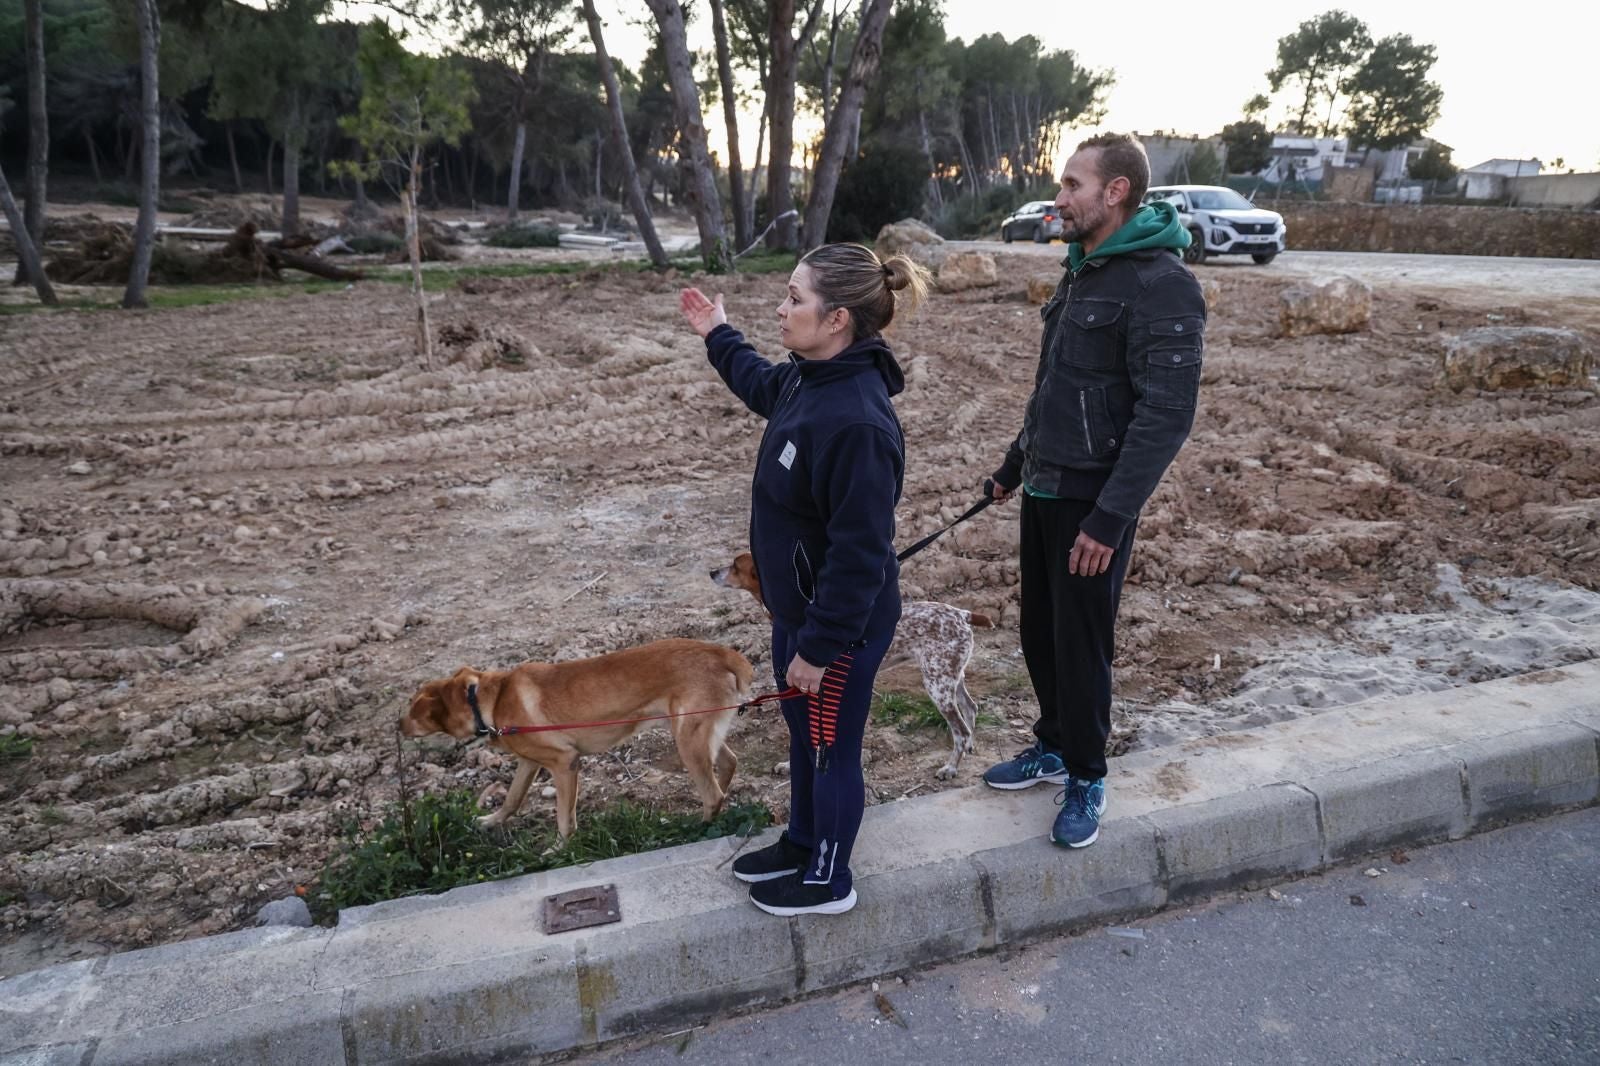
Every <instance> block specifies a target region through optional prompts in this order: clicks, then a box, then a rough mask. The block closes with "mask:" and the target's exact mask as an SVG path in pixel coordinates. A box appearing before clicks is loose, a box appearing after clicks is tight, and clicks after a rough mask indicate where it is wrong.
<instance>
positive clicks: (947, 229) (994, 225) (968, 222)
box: [933, 185, 1056, 240]
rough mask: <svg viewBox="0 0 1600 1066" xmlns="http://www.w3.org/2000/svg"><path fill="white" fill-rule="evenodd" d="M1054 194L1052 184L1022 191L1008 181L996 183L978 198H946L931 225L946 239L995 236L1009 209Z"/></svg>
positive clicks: (1050, 196) (1047, 197)
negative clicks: (1001, 183) (1003, 183)
mask: <svg viewBox="0 0 1600 1066" xmlns="http://www.w3.org/2000/svg"><path fill="white" fill-rule="evenodd" d="M1055 196H1056V187H1055V186H1054V185H1036V186H1034V187H1033V188H1032V189H1028V190H1026V191H1024V192H1018V191H1017V190H1016V189H1015V188H1013V187H1012V186H1010V185H996V186H994V187H993V188H990V189H987V190H985V191H984V192H982V193H980V194H979V195H978V197H977V199H974V198H972V197H971V196H959V197H955V198H952V199H949V200H946V201H945V203H944V207H943V209H942V210H940V211H939V213H938V214H936V215H935V216H934V219H933V228H934V229H935V230H937V231H938V233H939V236H941V237H943V238H945V239H946V240H964V239H966V238H969V237H994V236H997V235H998V234H999V232H1000V223H1001V221H1002V220H1004V218H1005V217H1006V216H1007V215H1009V214H1010V213H1011V212H1013V211H1015V210H1016V209H1017V208H1019V207H1021V206H1022V205H1023V204H1025V203H1027V202H1028V201H1030V200H1053V199H1055Z"/></svg>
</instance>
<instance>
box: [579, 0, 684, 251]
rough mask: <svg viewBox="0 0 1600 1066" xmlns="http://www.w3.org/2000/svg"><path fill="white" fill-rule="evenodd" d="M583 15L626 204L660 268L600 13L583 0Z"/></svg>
mask: <svg viewBox="0 0 1600 1066" xmlns="http://www.w3.org/2000/svg"><path fill="white" fill-rule="evenodd" d="M583 17H584V18H585V19H587V20H588V22H589V37H590V39H592V40H593V41H594V55H595V61H596V62H597V63H598V64H599V66H600V80H601V81H602V82H604V83H605V87H606V110H607V111H609V112H610V115H611V144H612V147H613V148H615V149H616V152H617V158H619V159H620V160H621V161H622V176H623V183H624V186H625V187H626V188H627V190H628V207H629V208H630V209H631V210H632V211H633V221H634V223H635V224H636V225H637V226H638V227H639V237H640V238H641V239H642V240H643V241H644V246H645V250H646V251H647V252H648V253H649V255H650V262H651V263H653V264H655V265H656V266H657V267H662V268H664V267H666V265H667V253H666V251H665V249H663V248H662V247H661V239H660V238H659V237H657V236H656V224H655V220H654V219H653V218H651V216H650V204H649V202H648V201H647V200H645V198H644V189H643V187H641V186H640V184H639V168H638V166H637V165H636V164H635V163H634V161H633V150H632V149H631V148H630V147H629V145H628V124H627V119H626V117H625V116H624V115H623V112H622V89H621V87H620V86H619V85H618V84H617V71H616V68H615V67H614V66H612V64H611V55H610V53H609V52H607V51H606V42H605V36H604V34H603V32H602V30H601V28H600V15H599V13H598V12H597V11H596V10H595V6H594V0H583ZM599 177H600V174H599V168H598V167H596V168H595V180H596V181H598V180H599Z"/></svg>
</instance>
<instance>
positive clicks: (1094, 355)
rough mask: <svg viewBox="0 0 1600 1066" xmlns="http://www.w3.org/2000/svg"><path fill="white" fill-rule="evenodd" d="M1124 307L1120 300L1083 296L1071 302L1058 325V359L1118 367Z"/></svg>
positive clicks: (1091, 366)
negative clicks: (1119, 340)
mask: <svg viewBox="0 0 1600 1066" xmlns="http://www.w3.org/2000/svg"><path fill="white" fill-rule="evenodd" d="M1122 310H1123V307H1122V301H1120V300H1099V299H1079V300H1074V301H1072V302H1071V303H1069V304H1067V308H1066V314H1065V315H1064V316H1062V318H1061V320H1060V322H1059V324H1058V326H1057V328H1056V335H1055V353H1054V354H1055V358H1056V360H1057V361H1058V362H1061V363H1064V364H1066V365H1067V366H1077V367H1086V368H1088V369H1091V370H1110V369H1112V368H1113V367H1115V366H1116V365H1117V360H1118V347H1119V346H1118V343H1117V337H1118V333H1119V330H1118V329H1117V323H1118V322H1119V321H1120V320H1121V319H1122Z"/></svg>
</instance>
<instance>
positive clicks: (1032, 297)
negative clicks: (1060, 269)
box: [1026, 274, 1061, 304]
mask: <svg viewBox="0 0 1600 1066" xmlns="http://www.w3.org/2000/svg"><path fill="white" fill-rule="evenodd" d="M1060 280H1061V279H1060V278H1058V277H1055V276H1053V275H1050V274H1035V275H1034V276H1033V277H1031V278H1029V279H1028V282H1027V287H1026V291H1027V293H1028V302H1029V303H1031V304H1046V303H1049V302H1050V297H1052V296H1054V295H1055V294H1056V284H1057V282H1059V281H1060Z"/></svg>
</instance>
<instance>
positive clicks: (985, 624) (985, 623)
mask: <svg viewBox="0 0 1600 1066" xmlns="http://www.w3.org/2000/svg"><path fill="white" fill-rule="evenodd" d="M967 622H968V624H970V625H971V626H972V628H974V629H993V628H994V619H993V618H990V617H989V616H988V615H986V614H984V613H983V612H982V611H968V612H967Z"/></svg>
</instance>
